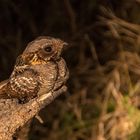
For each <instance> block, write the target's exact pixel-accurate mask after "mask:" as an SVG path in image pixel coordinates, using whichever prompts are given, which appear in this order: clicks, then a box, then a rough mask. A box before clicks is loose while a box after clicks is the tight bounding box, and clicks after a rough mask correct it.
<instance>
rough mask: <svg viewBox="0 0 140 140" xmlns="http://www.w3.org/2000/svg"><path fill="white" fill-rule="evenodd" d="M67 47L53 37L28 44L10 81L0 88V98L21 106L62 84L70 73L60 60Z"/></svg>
mask: <svg viewBox="0 0 140 140" xmlns="http://www.w3.org/2000/svg"><path fill="white" fill-rule="evenodd" d="M65 46H67V43H66V42H64V41H62V40H60V39H57V38H52V37H47V36H43V37H39V38H37V39H35V40H34V41H32V42H30V43H29V44H28V45H27V47H26V49H25V50H24V52H23V53H22V54H21V55H20V56H18V58H17V60H16V64H15V67H14V70H13V72H12V74H11V76H10V78H9V79H8V80H7V81H6V83H5V84H3V86H2V87H0V98H17V99H19V100H20V101H22V102H27V101H29V100H30V99H32V98H34V97H36V96H39V95H41V94H44V93H48V92H49V91H55V90H57V89H59V88H61V86H63V85H64V84H65V82H66V81H67V79H68V77H69V71H68V68H67V66H66V63H65V60H64V59H63V58H62V57H61V53H62V50H63V48H64V47H65Z"/></svg>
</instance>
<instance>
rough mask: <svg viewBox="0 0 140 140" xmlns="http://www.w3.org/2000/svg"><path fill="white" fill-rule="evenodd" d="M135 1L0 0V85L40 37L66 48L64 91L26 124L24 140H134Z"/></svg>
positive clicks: (139, 61)
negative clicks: (67, 74)
mask: <svg viewBox="0 0 140 140" xmlns="http://www.w3.org/2000/svg"><path fill="white" fill-rule="evenodd" d="M139 24H140V1H139V0H80V1H78V0H61V1H59V0H50V1H49V0H24V1H21V0H20V1H19V0H13V1H12V0H1V1H0V79H1V80H3V79H6V78H8V77H9V75H10V73H11V71H12V69H13V65H14V62H15V59H16V57H17V56H18V55H19V54H20V53H21V52H22V50H24V48H25V46H26V45H27V43H28V42H29V41H31V40H33V39H34V38H36V37H38V36H41V35H49V36H53V37H58V38H61V39H64V40H65V41H67V42H68V43H69V45H70V47H69V48H68V49H67V50H66V51H65V53H64V57H65V59H66V61H67V65H68V66H69V69H70V79H69V81H68V93H66V94H65V95H61V97H59V98H58V99H57V100H55V101H54V102H53V103H52V104H50V105H49V106H47V107H46V108H45V109H44V110H42V111H41V112H40V116H41V117H42V119H43V121H44V123H43V124H40V123H39V122H38V120H36V119H34V120H33V123H32V126H31V131H30V140H45V139H47V140H128V139H131V140H139V138H140V136H138V135H139V130H140V111H139V107H140V106H139V99H140V82H139V81H140V25H139Z"/></svg>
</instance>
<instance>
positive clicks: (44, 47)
mask: <svg viewBox="0 0 140 140" xmlns="http://www.w3.org/2000/svg"><path fill="white" fill-rule="evenodd" d="M65 46H67V43H66V42H64V41H62V40H60V39H57V38H52V37H47V36H43V37H39V38H37V39H35V40H34V41H32V42H30V43H29V44H28V45H27V47H26V49H25V50H24V52H23V54H22V58H23V59H24V57H25V59H28V60H27V61H30V63H32V64H37V63H39V62H40V61H42V62H44V63H45V62H48V61H50V60H54V61H56V60H58V59H60V57H61V53H62V50H63V48H65Z"/></svg>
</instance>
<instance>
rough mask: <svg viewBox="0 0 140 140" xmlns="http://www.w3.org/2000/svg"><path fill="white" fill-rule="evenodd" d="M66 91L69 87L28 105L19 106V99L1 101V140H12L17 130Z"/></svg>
mask: <svg viewBox="0 0 140 140" xmlns="http://www.w3.org/2000/svg"><path fill="white" fill-rule="evenodd" d="M66 90H67V87H66V86H63V87H61V88H60V89H59V90H57V91H55V92H49V93H47V94H43V95H42V96H40V97H36V98H34V99H32V100H30V101H29V102H28V103H26V104H19V103H18V100H17V99H0V140H12V139H13V135H14V133H15V132H16V130H18V129H19V128H20V127H22V126H23V125H24V124H26V123H27V122H28V121H29V120H31V119H32V118H33V117H34V116H35V115H36V114H38V112H39V111H40V110H41V109H42V108H44V107H45V106H46V105H48V104H49V103H51V102H52V101H53V100H54V99H55V98H56V97H57V96H59V95H60V94H61V93H63V92H66Z"/></svg>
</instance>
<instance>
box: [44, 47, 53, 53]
mask: <svg viewBox="0 0 140 140" xmlns="http://www.w3.org/2000/svg"><path fill="white" fill-rule="evenodd" d="M44 50H45V52H47V53H51V52H52V45H46V46H45V47H44Z"/></svg>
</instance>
